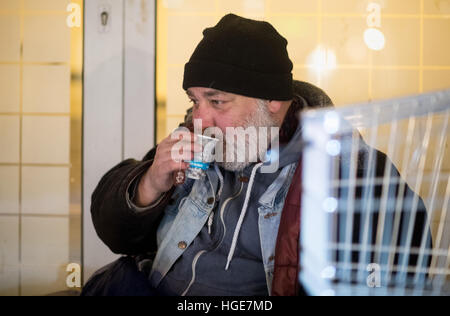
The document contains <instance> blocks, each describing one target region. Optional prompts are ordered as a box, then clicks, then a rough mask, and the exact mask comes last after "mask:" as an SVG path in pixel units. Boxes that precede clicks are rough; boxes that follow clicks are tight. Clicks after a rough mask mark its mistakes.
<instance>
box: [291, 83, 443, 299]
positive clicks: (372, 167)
mask: <svg viewBox="0 0 450 316" xmlns="http://www.w3.org/2000/svg"><path fill="white" fill-rule="evenodd" d="M449 116H450V90H446V91H440V92H436V93H430V94H424V95H419V96H413V97H408V98H402V99H395V100H389V101H382V102H378V103H375V102H374V103H369V104H363V105H358V106H350V107H343V108H328V109H322V110H313V111H308V112H305V113H303V114H302V117H301V124H302V126H303V138H304V141H305V149H304V152H303V166H302V168H303V175H302V188H303V189H302V196H301V227H300V245H299V246H300V247H299V248H300V274H299V281H300V283H301V284H302V287H303V288H304V290H305V291H306V293H307V294H309V295H450V267H449V266H450V256H449V252H450V248H449V246H450V216H449V215H448V214H449V213H450V212H449V208H450V201H449V200H450V148H449V143H450V137H449V136H450V128H449ZM375 148H376V149H378V150H375ZM391 162H392V163H391Z"/></svg>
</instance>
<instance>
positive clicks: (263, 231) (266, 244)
mask: <svg viewBox="0 0 450 316" xmlns="http://www.w3.org/2000/svg"><path fill="white" fill-rule="evenodd" d="M295 168H296V163H290V164H288V165H286V166H284V167H282V168H280V170H279V171H278V172H277V173H276V174H275V175H273V176H275V179H274V181H272V183H271V184H270V185H269V186H268V187H267V189H265V190H263V191H262V192H263V193H262V195H260V197H259V199H258V203H253V204H250V205H249V208H248V212H257V213H258V229H259V237H260V243H261V245H260V246H261V252H262V258H263V265H264V271H265V275H266V283H267V289H268V293H271V285H272V277H273V270H274V260H273V257H274V254H275V245H276V240H277V238H276V237H277V233H278V226H279V224H280V218H281V212H282V209H283V206H284V200H285V197H286V195H287V192H288V189H289V186H290V183H291V180H292V176H293V174H294V172H295ZM264 176H267V175H266V174H261V173H258V174H257V176H256V178H255V184H254V186H253V188H251V189H255V188H256V187H257V186H258V183H259V182H258V181H257V179H258V177H264ZM219 185H220V184H219V177H218V174H217V173H216V171H215V170H214V169H209V170H208V171H207V176H206V177H204V178H202V179H201V180H197V181H195V182H194V181H191V180H188V181H186V182H185V183H184V184H183V185H181V186H179V187H177V188H176V190H175V191H174V193H173V194H172V198H173V199H174V201H175V202H174V203H172V205H169V206H168V207H166V210H165V215H164V218H163V219H162V221H161V223H160V225H159V228H158V235H157V237H158V253H157V255H156V258H155V260H154V263H153V267H152V271H151V274H150V281H151V283H152V285H153V286H155V287H156V286H158V284H159V283H160V282H161V280H162V279H163V278H164V276H165V275H166V274H167V272H168V271H169V270H170V269H171V267H172V266H173V264H174V263H175V262H176V261H177V259H178V258H179V257H180V256H181V255H182V254H183V252H184V251H185V249H187V247H189V245H190V244H191V243H192V241H193V240H194V239H195V237H196V236H197V235H198V234H199V232H200V230H201V229H202V228H203V227H204V226H205V224H206V223H207V220H208V217H209V215H210V213H211V211H212V210H213V208H214V207H215V205H216V203H215V200H216V199H217V197H216V194H215V192H217V188H218V186H219ZM223 185H224V186H226V185H228V184H227V183H224V184H223ZM261 189H264V188H259V190H261ZM211 198H214V202H213V203H211V202H212V200H211ZM220 200H221V201H220V203H224V201H226V200H227V197H221V199H220ZM208 202H209V203H208ZM219 208H220V204H219Z"/></svg>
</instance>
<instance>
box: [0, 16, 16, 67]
mask: <svg viewBox="0 0 450 316" xmlns="http://www.w3.org/2000/svg"><path fill="white" fill-rule="evenodd" d="M0 47H1V49H0V61H19V60H20V20H19V16H18V15H2V16H1V18H0Z"/></svg>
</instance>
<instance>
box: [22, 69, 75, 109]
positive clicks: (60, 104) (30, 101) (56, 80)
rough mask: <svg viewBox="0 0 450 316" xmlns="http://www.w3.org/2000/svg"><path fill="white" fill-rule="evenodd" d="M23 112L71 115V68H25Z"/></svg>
mask: <svg viewBox="0 0 450 316" xmlns="http://www.w3.org/2000/svg"><path fill="white" fill-rule="evenodd" d="M23 111H24V112H41V113H42V112H47V113H70V69H69V66H25V67H24V69H23Z"/></svg>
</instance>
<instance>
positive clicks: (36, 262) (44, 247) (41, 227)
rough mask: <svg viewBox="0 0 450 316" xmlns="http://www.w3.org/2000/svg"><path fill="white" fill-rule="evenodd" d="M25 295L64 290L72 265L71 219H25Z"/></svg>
mask: <svg viewBox="0 0 450 316" xmlns="http://www.w3.org/2000/svg"><path fill="white" fill-rule="evenodd" d="M21 250H22V265H21V275H22V276H21V287H22V295H45V294H48V293H52V292H56V291H60V290H64V289H66V288H65V276H66V275H67V274H66V272H65V267H66V266H67V264H68V263H69V219H68V218H46V217H22V249H21Z"/></svg>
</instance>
